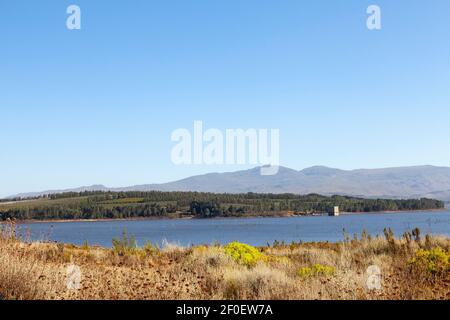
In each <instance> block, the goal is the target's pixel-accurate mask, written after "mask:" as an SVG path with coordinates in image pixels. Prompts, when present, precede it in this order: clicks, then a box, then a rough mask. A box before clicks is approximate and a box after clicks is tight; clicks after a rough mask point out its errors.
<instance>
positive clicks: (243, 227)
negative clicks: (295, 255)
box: [20, 211, 450, 247]
mask: <svg viewBox="0 0 450 320" xmlns="http://www.w3.org/2000/svg"><path fill="white" fill-rule="evenodd" d="M385 227H390V228H391V229H392V230H393V231H394V233H395V234H396V235H402V234H403V233H404V232H405V231H410V230H412V229H413V228H416V227H418V228H420V230H421V232H422V234H426V233H430V234H439V235H446V236H450V211H440V212H436V211H435V212H402V213H370V214H351V215H350V214H349V215H341V216H339V217H328V216H314V217H292V218H242V219H233V218H227V219H208V220H206V219H190V220H139V221H125V220H122V221H117V220H115V221H98V222H48V223H47V222H46V223H31V224H21V227H20V228H21V230H22V233H24V231H25V229H29V232H30V234H31V239H32V240H46V241H48V240H51V241H58V242H65V243H74V244H82V243H83V242H84V241H88V243H89V244H91V245H101V246H105V247H111V240H112V239H113V238H117V237H120V236H121V234H122V231H123V230H124V229H126V230H127V232H128V234H129V235H134V236H135V237H136V240H137V242H138V244H139V245H143V244H144V243H145V242H146V241H147V240H149V241H151V242H152V243H156V244H160V245H161V244H163V243H165V242H169V243H176V244H179V245H183V246H189V245H196V244H211V243H214V242H219V243H222V244H223V243H229V242H231V241H235V240H237V241H240V242H245V243H248V244H251V245H255V246H262V245H266V244H267V243H272V242H273V241H275V240H278V241H283V240H284V241H286V242H291V241H300V240H301V241H330V242H336V241H341V240H343V239H344V234H343V229H345V230H346V232H347V233H348V234H350V236H353V234H354V233H358V234H361V231H362V230H363V229H365V230H366V231H367V232H368V233H369V234H371V235H377V234H382V233H383V229H384V228H385Z"/></svg>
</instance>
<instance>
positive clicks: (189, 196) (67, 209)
mask: <svg viewBox="0 0 450 320" xmlns="http://www.w3.org/2000/svg"><path fill="white" fill-rule="evenodd" d="M334 206H339V208H340V210H341V211H342V212H353V213H358V212H384V211H392V212H396V211H413V210H439V209H443V208H444V207H445V205H444V202H442V201H439V200H433V199H426V198H423V199H407V200H397V199H363V198H356V197H346V196H331V197H327V196H322V195H317V194H309V195H294V194H258V193H245V194H214V193H199V192H158V191H154V192H102V191H91V192H80V193H76V192H70V193H61V194H52V195H45V196H40V197H36V198H33V199H8V200H3V201H0V221H6V220H8V219H15V220H18V221H32V220H35V221H42V220H66V221H67V220H96V219H142V218H189V217H191V218H192V217H194V218H214V217H252V216H295V215H313V214H323V213H327V212H329V211H330V209H332V208H333V207H334Z"/></svg>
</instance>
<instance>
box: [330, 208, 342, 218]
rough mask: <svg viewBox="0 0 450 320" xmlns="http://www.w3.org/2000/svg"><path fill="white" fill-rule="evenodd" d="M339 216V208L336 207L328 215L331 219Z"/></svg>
mask: <svg viewBox="0 0 450 320" xmlns="http://www.w3.org/2000/svg"><path fill="white" fill-rule="evenodd" d="M339 214H340V211H339V206H335V207H334V208H333V209H332V210H330V212H329V214H328V215H329V216H330V217H338V216H339Z"/></svg>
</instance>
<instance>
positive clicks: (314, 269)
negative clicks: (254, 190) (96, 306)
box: [0, 224, 450, 299]
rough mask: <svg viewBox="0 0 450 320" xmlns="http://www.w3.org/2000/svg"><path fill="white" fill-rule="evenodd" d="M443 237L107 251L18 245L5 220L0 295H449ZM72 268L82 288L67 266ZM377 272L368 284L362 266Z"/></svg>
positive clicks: (126, 242)
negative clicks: (73, 285) (377, 282)
mask: <svg viewBox="0 0 450 320" xmlns="http://www.w3.org/2000/svg"><path fill="white" fill-rule="evenodd" d="M449 257H450V239H448V238H443V237H431V236H426V237H422V238H421V237H420V235H419V234H417V231H416V232H415V233H414V234H410V233H407V234H405V235H404V236H403V237H402V238H399V239H395V238H394V237H393V236H392V234H391V233H390V232H389V231H386V232H385V235H384V236H378V237H375V238H370V237H368V236H366V235H364V234H363V235H362V236H361V237H360V238H355V239H346V241H343V242H341V243H336V244H331V243H304V244H301V243H298V244H290V245H286V244H276V245H272V246H270V247H269V246H267V247H262V248H253V247H250V246H246V245H244V244H239V243H233V244H230V245H227V246H219V245H217V246H196V247H192V248H180V247H177V246H170V245H169V246H167V247H165V248H164V249H160V248H156V247H154V246H152V245H151V244H147V245H146V246H144V247H142V248H137V247H136V246H135V244H134V241H133V240H132V239H130V238H124V239H119V240H116V241H114V247H113V248H112V249H106V248H98V247H90V246H88V245H85V246H81V247H76V246H73V245H67V244H65V245H64V244H53V243H27V242H25V241H23V240H21V239H20V238H19V237H18V236H17V232H16V227H15V226H14V224H8V225H4V226H3V227H2V231H1V236H0V270H2V272H0V294H1V295H2V296H3V297H4V298H6V299H450V263H449ZM71 264H75V265H77V266H79V267H80V268H81V273H82V277H81V288H80V289H79V290H69V289H67V282H66V280H67V279H66V270H67V267H68V266H69V265H71ZM370 265H377V266H378V267H379V268H380V270H381V289H380V290H369V289H368V288H367V285H366V282H367V278H368V274H367V268H368V267H369V266H370Z"/></svg>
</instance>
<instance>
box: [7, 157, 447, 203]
mask: <svg viewBox="0 0 450 320" xmlns="http://www.w3.org/2000/svg"><path fill="white" fill-rule="evenodd" d="M260 169H261V167H256V168H252V169H248V170H241V171H234V172H225V173H208V174H203V175H197V176H192V177H189V178H185V179H182V180H178V181H173V182H169V183H163V184H146V185H136V186H131V187H124V188H108V187H105V186H104V185H100V184H99V185H92V186H87V187H80V188H75V189H67V190H49V191H44V192H35V193H24V194H19V195H17V196H15V197H22V198H27V197H36V196H40V195H45V194H51V193H62V192H83V191H108V190H109V191H198V192H215V193H246V192H255V193H295V194H309V193H317V194H323V195H334V194H339V195H349V196H360V197H377V198H420V197H429V198H436V199H439V200H450V168H448V167H435V166H430V165H427V166H415V167H398V168H384V169H357V170H350V171H348V170H340V169H335V168H329V167H326V166H313V167H310V168H305V169H303V170H300V171H297V170H294V169H290V168H287V167H283V166H280V167H279V170H278V173H277V174H276V175H273V176H262V175H261V174H260V172H261V170H260Z"/></svg>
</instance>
